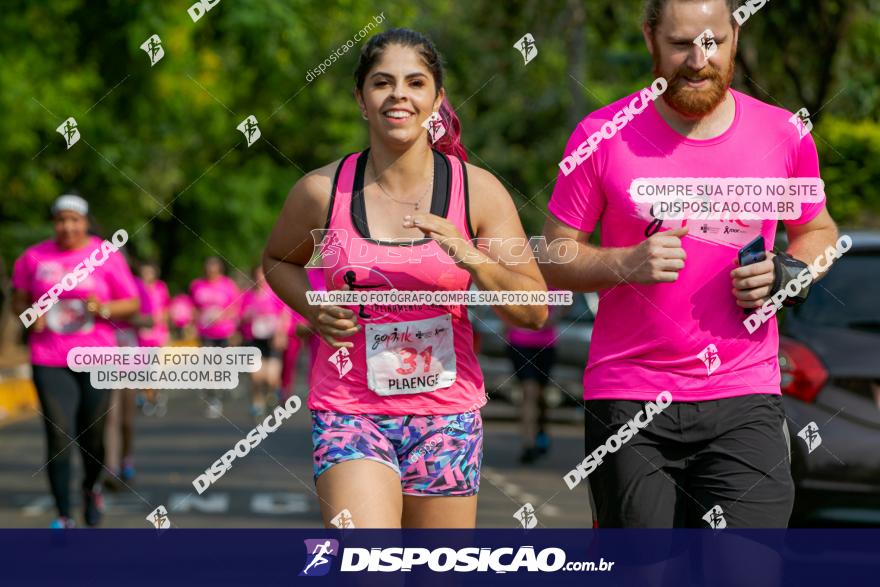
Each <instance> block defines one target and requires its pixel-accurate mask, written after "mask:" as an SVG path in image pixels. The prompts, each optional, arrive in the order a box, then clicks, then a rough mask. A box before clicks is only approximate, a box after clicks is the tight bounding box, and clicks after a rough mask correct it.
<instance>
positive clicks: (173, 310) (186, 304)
mask: <svg viewBox="0 0 880 587" xmlns="http://www.w3.org/2000/svg"><path fill="white" fill-rule="evenodd" d="M195 312H196V310H195V306H193V303H192V300H191V299H190V297H189V296H188V295H186V294H185V293H179V294H177V295H176V296H174V297H173V298H171V300H170V301H169V302H168V319H169V321H170V322H171V334H172V336H173V339H174V340H175V341H187V340H190V339H192V338H194V337H195V333H194V332H193V331H192V329H193V322H194V320H195Z"/></svg>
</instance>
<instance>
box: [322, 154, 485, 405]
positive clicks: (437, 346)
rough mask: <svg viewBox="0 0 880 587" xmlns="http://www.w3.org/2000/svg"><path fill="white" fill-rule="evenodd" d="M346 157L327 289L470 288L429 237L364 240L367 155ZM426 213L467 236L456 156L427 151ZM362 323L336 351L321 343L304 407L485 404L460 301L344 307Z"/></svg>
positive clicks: (329, 242)
mask: <svg viewBox="0 0 880 587" xmlns="http://www.w3.org/2000/svg"><path fill="white" fill-rule="evenodd" d="M368 151H369V149H367V150H366V151H363V152H361V153H359V154H358V153H353V154H351V155H348V156H346V157H345V158H344V159H343V160H342V162H341V163H340V165H339V168H338V169H337V171H336V177H335V179H334V182H333V191H332V194H333V195H332V199H331V203H330V214H329V217H328V220H327V226H326V228H327V229H328V232H327V234H328V237H326V238H325V240H324V243H323V246H322V256H323V264H324V277H325V281H326V284H327V289H328V290H335V289H341V288H342V287H343V286H344V285H346V284H348V285H349V287H350V288H351V289H353V290H356V291H370V290H391V289H398V290H436V291H441V290H467V289H468V288H469V287H470V285H471V279H470V275H469V274H468V272H467V271H465V270H463V269H460V268H459V267H457V266H455V265H454V264H453V263H452V261H451V260H450V259H449V257H448V256H447V255H446V254H445V253H444V252H443V250H442V249H441V248H440V247H439V245H437V243H436V242H434V241H433V240H430V239H421V240H415V241H411V242H407V243H404V244H399V243H388V242H383V241H377V240H374V239H371V238H370V229H369V227H368V226H367V216H366V208H365V204H364V193H363V185H364V170H365V168H366V162H367V153H368ZM433 153H434V192H433V196H432V199H431V209H430V211H431V213H432V214H436V215H438V216H442V217H445V218H447V219H448V220H449V221H450V222H452V223H453V224H454V225H455V227H456V228H457V229H458V231H459V232H460V233H461V234H462V235H463V236H465V238H471V239H472V238H473V237H474V235H473V231H472V230H471V228H470V223H469V221H468V192H467V175H466V173H465V172H464V164H463V163H462V162H461V161H460V160H459V159H458V158H456V157H447V156H446V155H444V154H442V153H439V152H437V151H433ZM349 309H351V310H353V311H354V312H356V313H357V314H358V322H359V323H360V324H361V325H362V326H363V329H362V330H361V331H360V332H358V333H357V334H356V335H354V336H351V337H348V338H346V339H344V340H345V341H350V342H353V343H354V346H353V347H352V348H342V349H333V348H332V347H331V346H330V345H328V344H327V343H326V342H324V341H323V339H322V340H321V343H320V346H319V348H318V349H317V355H316V357H315V361H314V365H313V368H312V372H311V380H310V385H309V388H310V390H311V391H310V393H309V408H310V409H312V410H328V411H333V412H339V413H343V414H381V415H391V416H402V415H443V414H456V413H461V412H468V411H471V410H476V409H478V408H480V407H482V406H483V405H484V404H485V403H486V399H485V390H484V387H483V374H482V372H481V370H480V365H479V363H478V362H477V357H476V355H475V354H474V349H473V330H472V328H471V323H470V320H469V319H468V313H467V307H466V306H408V305H407V306H401V305H382V306H376V305H373V306H371V305H365V306H363V307H360V306H350V307H349Z"/></svg>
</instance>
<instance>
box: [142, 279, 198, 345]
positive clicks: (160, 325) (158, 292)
mask: <svg viewBox="0 0 880 587" xmlns="http://www.w3.org/2000/svg"><path fill="white" fill-rule="evenodd" d="M144 289H145V290H146V292H147V298H148V299H149V302H150V315H151V316H152V318H153V326H152V327H150V328H141V329H140V330H139V331H138V340H139V341H140V344H141V345H142V346H162V345H164V344H166V343H167V342H168V324H167V323H166V322H165V312H166V311H167V310H168V286H167V285H165V282H164V281H160V280H158V279H157V280H156V281H154V282H153V283H151V284H146V283H145V284H144ZM190 311H191V310H190Z"/></svg>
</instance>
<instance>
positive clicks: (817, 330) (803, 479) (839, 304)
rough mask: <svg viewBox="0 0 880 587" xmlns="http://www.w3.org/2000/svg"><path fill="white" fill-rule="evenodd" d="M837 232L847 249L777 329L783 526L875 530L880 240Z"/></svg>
mask: <svg viewBox="0 0 880 587" xmlns="http://www.w3.org/2000/svg"><path fill="white" fill-rule="evenodd" d="M840 232H841V234H848V235H849V236H850V237H851V238H852V242H853V245H852V249H850V250H849V252H847V253H846V254H844V256H843V257H842V258H841V259H839V260H838V261H837V262H836V263H835V265H834V268H833V269H832V270H831V271H830V272H829V273H828V275H826V277H825V278H824V279H823V280H822V281H820V282H819V283H817V284H816V285H814V286H813V289H812V291H811V292H810V296H809V298H808V299H807V301H806V302H805V303H804V304H802V305H801V306H798V307H796V308H793V309H792V310H787V311H786V316H785V317H784V319H783V321H782V322H783V323H782V326H781V327H780V334H781V336H780V345H779V365H780V369H781V371H782V391H783V394H784V396H783V401H784V403H785V411H786V415H787V416H788V429H789V433H790V438H791V457H792V474H793V476H794V479H795V485H796V487H797V492H796V498H795V510H794V513H793V515H792V525H822V524H825V523H831V524H840V523H845V524H870V525H880V407H878V401H880V400H878V398H880V232H867V231H847V230H843V229H842V230H841V231H840ZM811 423H813V424H815V428H816V429H815V430H814V432H812V434H818V437H819V438H821V444H818V443H817V442H816V439H815V438H811V440H812V442H813V450H812V452H811V451H810V450H809V448H808V446H807V440H806V439H805V438H803V437H799V436H798V433H799V432H801V431H802V430H804V429H805V427H807V426H808V425H809V424H811ZM810 429H811V430H812V429H814V427H813V426H810ZM804 436H808V434H807V433H806V432H805V433H804Z"/></svg>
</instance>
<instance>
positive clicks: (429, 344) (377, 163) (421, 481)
mask: <svg viewBox="0 0 880 587" xmlns="http://www.w3.org/2000/svg"><path fill="white" fill-rule="evenodd" d="M355 80H356V88H355V97H356V100H357V103H358V106H359V107H360V110H361V114H362V117H363V118H364V120H366V121H367V125H368V129H369V137H370V147H369V148H368V149H366V150H364V151H362V152H359V153H352V154H350V155H348V156H346V157H343V158H342V159H341V160H339V161H335V162H333V163H331V164H329V165H327V166H325V167H322V168H320V169H317V170H315V171H313V172H311V173H309V174H307V175H306V176H305V177H303V178H302V179H300V180H299V181H298V182H297V183H296V185H295V186H294V187H293V189H292V190H291V193H290V196H289V197H288V199H287V202H286V203H285V205H284V208H283V210H282V212H281V216H280V218H279V219H278V222H277V224H276V226H275V229H274V230H273V232H272V235H271V237H270V239H269V242H268V245H267V247H266V251H265V253H264V262H263V266H264V268H265V269H266V278H267V279H268V281H269V283H270V284H271V286H272V288H273V289H274V290H275V291H276V292H277V293H278V295H279V296H280V297H281V299H282V300H284V301H285V302H287V303H288V304H289V305H290V306H292V307H293V308H294V309H295V310H296V311H297V312H299V313H300V314H302V315H303V316H305V317H306V318H307V319H308V320H309V321H310V322H311V324H312V325H313V326H314V327H315V329H316V330H317V331H318V332H319V334H320V335H321V337H322V342H321V344H320V346H319V348H318V354H317V357H316V359H315V362H314V366H313V369H312V374H311V381H310V394H309V408H310V409H311V410H312V440H313V444H314V461H313V465H314V475H315V479H316V486H317V490H318V496H319V499H320V505H321V513H322V516H323V519H324V523H325V525H327V526H328V527H329V526H331V525H336V526H347V525H348V524H346V523H344V522H342V521H341V520H343V519H345V520H347V521H350V523H351V525H354V526H355V527H373V528H375V527H384V528H400V527H474V525H475V523H476V503H477V496H476V494H477V491H478V489H479V469H480V461H481V458H482V434H483V429H482V420H481V418H480V412H479V408H480V407H481V406H482V405H483V404H485V401H486V399H485V390H484V387H483V377H482V373H481V371H480V366H479V363H478V362H477V358H476V356H475V354H474V351H473V339H472V328H471V325H470V322H469V321H468V317H467V310H466V308H465V307H464V306H461V305H459V306H448V305H427V306H426V305H419V306H414V305H382V306H378V305H369V304H366V305H360V306H352V307H339V306H332V305H323V306H316V305H309V304H308V302H307V301H306V296H305V293H306V291H307V290H308V289H309V281H308V278H307V276H306V271H305V269H304V268H303V267H304V266H305V265H306V264H307V263H308V262H309V259H310V257H311V256H312V253H313V241H312V237H311V235H312V234H313V233H312V231H313V230H318V231H320V230H321V229H325V234H326V235H327V236H325V238H324V239H323V242H322V244H321V255H322V265H323V267H324V277H325V281H326V285H327V289H330V290H340V289H353V290H363V291H379V290H390V289H393V288H396V289H398V290H435V291H443V290H450V291H466V290H467V289H468V287H469V285H470V284H471V282H472V281H473V282H474V283H475V284H476V285H477V286H478V287H479V288H480V289H482V290H527V291H545V290H546V287H545V285H544V281H543V279H542V277H541V274H540V272H539V270H538V267H537V264H536V263H535V261H534V259H533V258H532V256H531V251H530V250H529V249H528V247H521V248H520V250H523V254H522V255H520V256H518V257H514V256H512V255H505V256H504V257H503V258H501V259H500V261H501V262H497V261H498V260H497V259H493V258H490V257H488V256H487V255H486V254H484V253H482V252H481V251H479V250H477V248H476V247H475V246H474V245H473V243H472V242H471V240H472V239H474V238H476V237H478V236H479V237H481V238H501V239H505V238H518V239H522V240H520V241H519V242H521V243H524V242H526V241H525V234H524V233H523V229H522V226H521V224H520V221H519V217H518V216H517V211H516V208H515V207H514V205H513V202H512V200H511V198H510V196H509V195H508V193H507V191H506V190H505V189H504V188H503V187H502V186H501V184H500V183H499V182H498V181H497V180H496V179H495V178H494V177H493V176H492V175H491V174H489V173H487V172H486V171H484V170H482V169H480V168H478V167H474V166H472V165H467V164H466V163H465V162H464V158H465V152H464V149H463V148H462V146H461V145H460V143H459V140H458V137H459V122H458V119H457V117H456V116H455V114H454V112H453V110H452V108H451V107H450V105H449V103H448V102H447V101H446V93H445V90H444V87H443V71H442V68H441V65H440V56H439V55H438V54H437V51H436V49H435V48H434V45H433V44H432V43H431V41H430V40H428V39H427V38H426V37H424V36H423V35H421V34H419V33H417V32H414V31H411V30H406V29H392V30H389V31H387V32H384V33H381V34H378V35H376V36H374V37H373V38H372V39H370V41H369V42H368V43H367V44H366V45H365V47H364V48H363V50H362V52H361V56H360V61H359V63H358V67H357V70H356V72H355ZM438 112H439V116H440V120H441V122H442V124H443V125H444V128H445V135H444V136H443V137H441V138H440V139H439V140H437V141H436V142H435V143H433V148H432V143H431V141H430V138H429V136H428V133H427V132H426V130H425V128H424V127H423V126H422V123H424V122H425V121H426V120H428V118H429V117H431V115H432V114H436V113H438ZM438 135H439V132H437V134H434V135H432V136H434V137H435V138H436V137H437V136H438ZM469 185H470V191H469V189H468V186H469ZM469 193H472V194H474V197H473V198H469ZM496 311H497V312H498V313H499V315H501V316H502V317H503V318H504V319H505V320H507V321H509V322H511V323H513V324H515V325H519V326H524V327H530V328H540V327H541V325H542V324H543V323H544V321H545V320H546V318H547V308H546V306H498V307H496Z"/></svg>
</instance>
